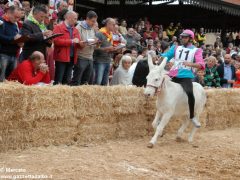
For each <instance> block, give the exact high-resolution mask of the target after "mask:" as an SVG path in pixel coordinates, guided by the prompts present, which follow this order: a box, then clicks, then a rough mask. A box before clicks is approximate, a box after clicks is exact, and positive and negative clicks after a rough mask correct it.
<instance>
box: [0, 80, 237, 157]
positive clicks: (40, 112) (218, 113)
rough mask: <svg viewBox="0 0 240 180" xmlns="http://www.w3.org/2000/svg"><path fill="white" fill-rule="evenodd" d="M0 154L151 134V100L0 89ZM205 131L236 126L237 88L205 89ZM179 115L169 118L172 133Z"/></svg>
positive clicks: (116, 90)
mask: <svg viewBox="0 0 240 180" xmlns="http://www.w3.org/2000/svg"><path fill="white" fill-rule="evenodd" d="M0 91H1V94H2V96H1V97H0V113H1V116H0V152H4V151H8V150H10V149H25V148H30V147H37V146H48V145H60V144H67V145H69V144H72V143H75V142H77V143H79V144H82V143H91V142H104V141H107V140H110V139H111V140H114V139H119V138H139V137H143V136H148V135H151V134H152V133H153V129H152V127H151V123H152V121H153V119H154V116H155V112H156V103H155V102H156V97H154V98H148V99H146V98H145V97H144V96H143V89H142V88H136V87H131V86H128V87H127V86H113V87H99V86H81V87H67V86H54V87H37V86H31V87H29V86H23V85H21V84H18V83H4V84H1V85H0ZM206 92H207V96H208V100H207V104H206V108H205V110H204V112H203V113H202V115H201V118H200V120H201V122H202V124H203V127H205V129H206V130H209V129H223V128H227V127H240V121H239V116H240V106H239V105H240V101H239V100H240V96H239V95H240V90H230V89H219V90H218V89H212V90H207V91H206ZM182 120H183V117H178V118H177V119H176V118H173V119H172V120H171V121H170V123H169V124H168V125H167V127H166V130H165V132H166V133H175V132H176V131H177V129H178V128H179V127H180V125H181V122H182Z"/></svg>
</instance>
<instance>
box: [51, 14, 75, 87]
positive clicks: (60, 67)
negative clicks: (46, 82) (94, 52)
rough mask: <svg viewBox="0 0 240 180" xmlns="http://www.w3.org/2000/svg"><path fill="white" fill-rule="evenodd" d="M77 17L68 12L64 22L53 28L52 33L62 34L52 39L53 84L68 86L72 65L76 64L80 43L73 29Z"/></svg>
mask: <svg viewBox="0 0 240 180" xmlns="http://www.w3.org/2000/svg"><path fill="white" fill-rule="evenodd" d="M77 19H78V15H77V14H76V13H75V12H74V11H68V12H67V14H66V15H65V21H64V22H62V23H61V24H58V25H56V26H55V28H54V30H53V32H54V33H56V34H57V33H62V34H63V36H59V37H57V38H55V39H54V41H53V42H54V54H53V59H54V60H55V79H54V84H70V81H71V76H72V70H73V65H74V64H76V63H77V53H78V47H79V43H80V36H79V32H78V30H77V29H76V28H75V24H76V22H77Z"/></svg>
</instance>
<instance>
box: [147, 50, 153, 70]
mask: <svg viewBox="0 0 240 180" xmlns="http://www.w3.org/2000/svg"><path fill="white" fill-rule="evenodd" d="M148 67H149V71H151V70H152V69H153V68H154V64H153V61H152V56H151V55H150V54H148Z"/></svg>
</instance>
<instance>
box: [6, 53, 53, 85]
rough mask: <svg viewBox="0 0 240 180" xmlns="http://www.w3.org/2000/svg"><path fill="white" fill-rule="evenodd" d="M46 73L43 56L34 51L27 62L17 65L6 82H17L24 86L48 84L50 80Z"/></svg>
mask: <svg viewBox="0 0 240 180" xmlns="http://www.w3.org/2000/svg"><path fill="white" fill-rule="evenodd" d="M48 71H49V70H48V66H47V65H46V64H45V60H44V55H43V54H42V53H41V52H39V51H35V52H33V54H32V55H31V56H30V57H29V59H28V60H26V61H23V62H22V63H21V64H18V66H17V68H16V69H15V70H14V71H13V72H12V74H11V75H10V76H9V78H8V80H10V81H18V82H20V83H22V84H25V85H33V84H37V83H46V84H49V83H50V82H51V80H50V75H49V72H48Z"/></svg>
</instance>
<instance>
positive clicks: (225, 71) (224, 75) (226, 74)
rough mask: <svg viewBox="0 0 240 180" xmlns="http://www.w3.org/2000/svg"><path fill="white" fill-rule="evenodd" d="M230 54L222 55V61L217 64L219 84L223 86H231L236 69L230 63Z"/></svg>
mask: <svg viewBox="0 0 240 180" xmlns="http://www.w3.org/2000/svg"><path fill="white" fill-rule="evenodd" d="M231 61H232V58H231V55H230V54H226V55H225V56H224V63H223V64H221V65H220V66H218V68H217V72H218V74H219V77H220V84H221V86H222V87H223V88H231V87H232V86H233V84H234V82H235V79H236V69H235V67H234V66H233V65H232V64H231Z"/></svg>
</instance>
